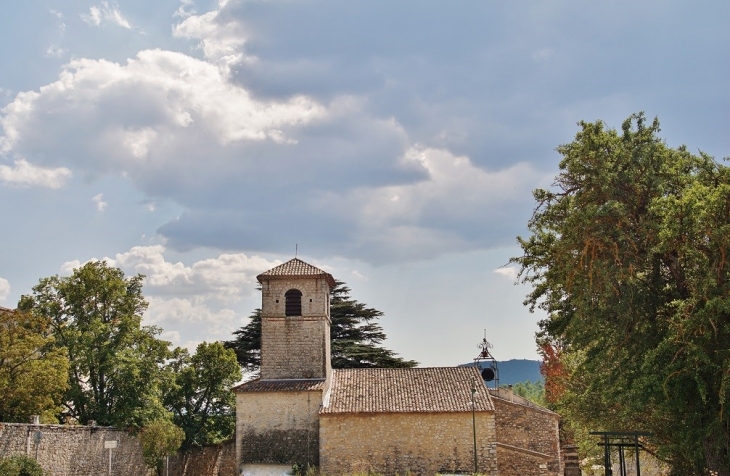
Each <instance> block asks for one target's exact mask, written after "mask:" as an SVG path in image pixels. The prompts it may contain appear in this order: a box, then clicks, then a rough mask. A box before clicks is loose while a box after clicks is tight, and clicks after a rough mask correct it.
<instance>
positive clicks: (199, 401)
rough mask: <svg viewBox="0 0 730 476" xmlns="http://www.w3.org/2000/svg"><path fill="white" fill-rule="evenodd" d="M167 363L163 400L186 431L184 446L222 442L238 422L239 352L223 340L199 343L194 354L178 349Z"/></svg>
mask: <svg viewBox="0 0 730 476" xmlns="http://www.w3.org/2000/svg"><path fill="white" fill-rule="evenodd" d="M174 353H175V356H174V358H173V359H171V361H170V363H169V364H168V366H167V370H168V371H169V374H168V378H167V379H166V383H165V384H164V385H163V395H164V397H163V402H164V404H165V407H166V408H168V409H170V411H172V421H173V422H174V423H175V424H176V425H177V426H179V427H180V428H182V429H183V430H184V432H185V435H184V440H183V442H182V446H183V448H189V447H191V446H195V445H198V446H199V445H204V444H214V443H220V442H221V441H224V440H226V439H228V438H231V437H232V436H233V435H234V433H235V426H236V409H235V405H236V397H235V395H234V394H233V390H232V388H233V385H234V384H235V383H236V382H237V381H239V380H240V379H241V368H240V367H239V366H238V362H237V361H236V355H235V354H234V352H233V351H232V350H231V349H226V348H224V347H223V345H222V344H221V343H220V342H213V343H207V342H202V343H200V344H198V347H197V349H196V350H195V354H193V355H192V356H191V355H190V354H189V353H188V351H187V350H185V349H179V348H178V349H175V352H174Z"/></svg>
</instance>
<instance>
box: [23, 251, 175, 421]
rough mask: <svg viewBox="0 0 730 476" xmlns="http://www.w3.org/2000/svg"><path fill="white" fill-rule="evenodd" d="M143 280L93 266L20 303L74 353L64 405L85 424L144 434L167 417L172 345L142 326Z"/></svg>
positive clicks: (45, 284) (43, 285)
mask: <svg viewBox="0 0 730 476" xmlns="http://www.w3.org/2000/svg"><path fill="white" fill-rule="evenodd" d="M142 279H143V276H142V275H137V276H134V277H131V278H125V277H124V273H123V272H122V271H121V270H120V269H118V268H114V267H110V266H108V265H107V264H106V263H105V262H103V261H94V262H89V263H87V264H85V265H84V266H82V267H80V268H78V269H75V270H74V272H73V274H72V275H71V276H69V277H59V276H51V277H49V278H44V279H41V280H40V282H39V284H38V285H37V286H35V287H34V288H33V294H31V295H29V296H22V297H21V299H20V303H19V305H18V307H19V309H20V310H22V311H24V312H28V313H30V314H32V315H34V316H37V317H39V318H45V319H48V320H49V322H50V325H51V330H52V333H53V336H54V337H55V345H57V346H58V347H59V348H60V347H64V348H65V349H66V351H67V353H68V358H69V362H70V367H69V373H68V384H69V389H68V391H67V392H66V395H65V402H64V405H65V408H66V412H67V414H68V415H70V416H72V417H74V418H76V419H77V420H78V421H79V422H81V423H84V424H85V423H87V422H88V421H89V420H96V421H97V422H98V423H99V424H102V425H115V426H130V427H139V426H142V425H143V424H144V422H146V421H151V420H154V419H156V418H159V417H160V416H161V415H164V413H165V412H164V408H163V407H162V404H161V401H160V389H159V381H160V372H161V365H162V364H163V362H164V360H165V359H166V358H167V357H168V356H169V351H168V345H169V343H168V342H165V341H162V340H159V339H157V337H156V336H157V335H158V334H159V333H160V329H158V328H156V327H143V326H141V320H142V312H144V310H145V309H146V308H147V302H146V301H145V300H144V298H143V296H142Z"/></svg>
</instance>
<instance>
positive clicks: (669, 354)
mask: <svg viewBox="0 0 730 476" xmlns="http://www.w3.org/2000/svg"><path fill="white" fill-rule="evenodd" d="M580 127H581V130H580V131H579V132H578V134H577V135H576V137H575V140H574V141H573V142H571V143H569V144H565V145H562V146H560V147H558V149H557V150H558V152H559V153H560V154H561V155H562V156H563V160H562V161H561V163H560V173H559V174H558V175H557V177H556V179H555V183H554V188H553V189H552V190H542V189H538V190H535V192H534V197H535V199H536V201H537V203H538V205H537V208H536V210H535V213H534V215H533V217H532V218H531V220H530V221H529V224H528V227H529V230H530V233H531V234H530V236H529V237H528V238H518V241H519V243H520V245H521V247H522V251H523V254H522V256H519V257H516V258H513V259H512V262H515V263H518V264H519V265H520V266H521V275H520V276H521V278H522V280H523V282H527V283H530V284H531V285H532V286H533V289H532V291H531V293H530V294H529V295H528V296H527V299H526V301H525V303H526V304H528V305H529V306H530V307H531V309H534V308H535V307H540V308H542V309H544V310H545V311H547V313H548V318H547V319H545V320H543V321H541V322H540V329H541V331H540V333H539V334H538V343H539V344H540V345H541V346H542V348H543V350H546V349H552V350H551V351H555V350H557V352H555V355H554V356H553V357H555V358H557V361H555V360H554V361H553V362H552V365H554V369H558V370H559V372H556V374H561V373H562V374H563V375H564V378H562V377H561V380H560V382H558V383H559V385H556V386H554V388H553V389H551V392H552V391H553V390H557V391H555V392H552V395H551V394H550V392H549V395H550V397H549V398H551V399H554V400H555V402H556V403H555V405H556V406H557V407H558V409H559V410H560V411H561V413H563V414H564V415H568V417H569V418H568V419H569V420H570V423H571V424H572V425H573V426H574V427H582V428H592V429H595V430H599V429H604V430H648V431H651V432H653V433H654V434H655V438H653V439H652V440H650V441H649V442H648V443H647V444H654V445H656V447H657V451H658V455H659V456H660V457H662V458H664V459H666V460H668V461H669V462H671V464H672V468H673V472H674V474H677V475H679V474H683V475H700V474H705V473H706V472H707V471H708V470H712V471H716V472H717V474H718V475H722V476H727V475H728V474H730V472H729V471H730V469H728V468H730V405H729V403H730V402H728V397H729V396H730V346H728V342H730V272H729V270H730V266H729V264H730V263H728V257H729V256H730V169H728V167H726V166H723V165H721V164H719V163H717V162H716V161H715V160H714V159H713V158H712V157H710V156H708V155H706V154H703V153H700V154H699V155H694V154H691V153H690V152H689V151H688V150H687V149H686V148H685V147H684V146H682V147H679V148H676V149H674V148H670V147H668V146H667V145H666V144H665V143H664V142H663V141H662V140H661V139H659V138H658V137H657V134H658V132H659V122H658V120H656V119H655V120H654V121H653V123H651V124H647V123H646V120H645V117H644V115H643V114H635V115H632V116H631V117H630V118H628V119H627V120H626V121H625V122H624V123H623V126H622V131H621V132H617V131H616V130H613V129H607V128H605V126H604V124H603V123H602V122H601V121H597V122H595V123H586V122H581V123H580ZM558 364H559V365H558ZM546 385H547V386H548V387H549V388H550V385H551V382H550V379H549V378H548V381H547V382H546Z"/></svg>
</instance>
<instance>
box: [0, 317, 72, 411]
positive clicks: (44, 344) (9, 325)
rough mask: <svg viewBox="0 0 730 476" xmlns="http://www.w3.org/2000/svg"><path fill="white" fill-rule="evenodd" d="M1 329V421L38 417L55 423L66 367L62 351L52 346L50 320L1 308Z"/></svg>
mask: <svg viewBox="0 0 730 476" xmlns="http://www.w3.org/2000/svg"><path fill="white" fill-rule="evenodd" d="M0 329H2V332H0V395H2V398H0V421H5V422H27V421H28V419H29V417H30V415H41V417H42V419H43V421H44V422H49V423H51V422H54V423H57V422H58V421H57V420H56V417H55V415H56V414H58V413H60V411H61V400H62V397H63V395H64V392H65V391H66V389H67V388H68V383H67V377H68V368H69V364H68V359H67V358H66V351H65V349H59V348H55V347H54V346H53V336H51V335H49V329H50V322H49V320H48V319H47V318H44V317H42V316H34V315H32V314H28V313H21V312H17V311H10V310H4V309H0Z"/></svg>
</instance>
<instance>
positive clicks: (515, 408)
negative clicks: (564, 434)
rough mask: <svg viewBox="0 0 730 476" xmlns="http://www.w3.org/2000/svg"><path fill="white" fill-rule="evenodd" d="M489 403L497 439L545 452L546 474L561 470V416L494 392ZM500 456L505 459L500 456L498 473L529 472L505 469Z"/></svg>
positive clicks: (506, 475)
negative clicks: (505, 397)
mask: <svg viewBox="0 0 730 476" xmlns="http://www.w3.org/2000/svg"><path fill="white" fill-rule="evenodd" d="M492 404H493V405H494V410H495V414H496V423H497V442H498V443H504V444H505V445H509V446H513V447H516V448H522V449H524V450H527V451H532V452H536V453H541V454H544V455H547V456H548V457H549V459H547V460H546V461H545V463H546V464H547V466H548V471H547V474H551V475H557V474H560V473H561V471H562V465H561V461H560V436H559V430H558V424H559V422H560V417H559V416H558V415H557V414H556V413H553V412H550V411H547V410H543V409H540V408H536V407H532V406H528V405H521V404H519V403H513V402H510V401H509V400H506V399H502V398H497V397H495V396H494V395H492ZM503 460H504V461H506V460H505V459H504V458H502V457H500V465H499V466H500V476H512V475H514V476H522V475H525V474H528V473H524V472H523V471H524V470H523V469H522V468H516V469H515V470H514V471H507V466H506V465H505V464H503ZM536 461H537V460H536ZM534 474H542V473H534Z"/></svg>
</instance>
